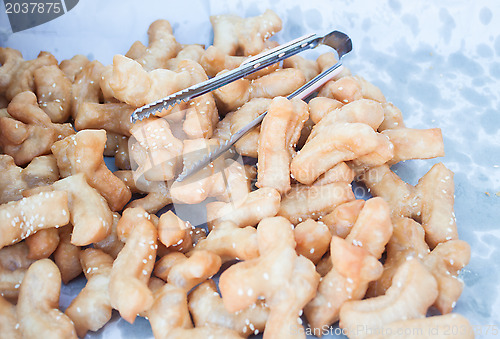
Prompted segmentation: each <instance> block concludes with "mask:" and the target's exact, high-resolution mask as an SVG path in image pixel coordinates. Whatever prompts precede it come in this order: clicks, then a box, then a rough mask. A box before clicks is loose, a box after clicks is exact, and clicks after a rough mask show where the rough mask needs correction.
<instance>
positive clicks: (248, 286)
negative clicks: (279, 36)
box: [0, 10, 473, 339]
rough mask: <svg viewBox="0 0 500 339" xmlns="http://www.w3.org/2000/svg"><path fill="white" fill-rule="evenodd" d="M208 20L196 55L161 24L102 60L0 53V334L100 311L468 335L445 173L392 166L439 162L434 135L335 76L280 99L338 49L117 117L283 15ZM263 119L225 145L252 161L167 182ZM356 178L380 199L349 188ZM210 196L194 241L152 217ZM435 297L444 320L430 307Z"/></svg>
mask: <svg viewBox="0 0 500 339" xmlns="http://www.w3.org/2000/svg"><path fill="white" fill-rule="evenodd" d="M210 19H211V22H212V26H213V31H214V40H213V45H212V46H209V47H208V48H206V49H205V46H202V45H182V44H180V43H179V42H177V41H176V39H175V37H174V35H173V33H172V28H171V26H170V24H169V22H168V21H166V20H157V21H155V22H153V23H152V24H151V26H150V28H149V30H148V36H149V44H148V46H145V45H144V44H142V43H141V42H139V41H137V42H135V43H134V44H133V45H132V46H131V48H130V50H129V51H128V52H127V53H126V54H125V55H116V56H115V57H114V59H113V64H112V65H109V66H104V65H102V64H101V63H100V62H99V61H97V60H94V61H89V60H88V59H87V58H86V57H84V56H82V55H76V56H74V57H73V58H71V59H69V60H63V61H62V62H60V63H58V61H57V60H56V59H55V57H54V56H53V55H51V54H50V53H47V52H41V53H40V55H39V56H38V57H37V58H36V59H34V60H24V59H23V58H22V56H21V53H19V52H18V51H16V50H14V49H11V48H0V63H1V67H0V150H1V154H0V169H1V175H0V204H1V205H0V293H1V296H0V338H10V339H12V338H74V337H77V336H79V337H84V336H85V335H86V333H87V332H88V331H97V330H99V329H100V328H102V327H103V326H105V325H106V323H107V322H108V321H109V320H110V318H111V316H112V310H113V309H114V310H117V311H118V312H119V314H120V316H121V317H123V318H124V319H125V320H126V321H128V322H130V323H133V322H134V320H135V318H136V317H137V316H138V315H139V316H141V317H146V318H147V319H148V320H149V322H150V324H151V327H152V330H153V334H154V336H155V337H156V338H187V337H189V338H246V337H248V336H251V335H254V334H258V333H262V332H263V335H264V338H273V339H274V338H305V337H306V334H314V335H317V336H321V335H322V334H324V329H325V328H329V326H331V325H335V323H336V322H337V321H339V326H340V328H341V329H342V331H343V332H344V333H346V334H347V335H348V336H349V337H351V338H368V337H369V338H382V337H384V338H387V337H391V336H393V337H401V338H402V337H406V338H409V337H412V335H414V336H417V337H418V335H419V333H420V334H422V333H423V337H426V333H428V332H426V331H427V330H429V329H431V328H432V329H436V328H437V329H438V330H439V335H441V337H447V336H446V333H445V330H446V329H448V330H449V329H450V328H456V329H458V331H459V335H458V336H455V338H458V337H460V338H468V337H471V336H473V333H472V330H471V325H470V324H469V322H468V321H467V320H466V319H465V318H464V317H463V316H460V315H458V314H452V313H451V312H452V310H453V308H454V306H455V305H456V302H457V300H458V298H459V296H460V294H461V292H462V288H463V283H462V282H461V281H460V279H458V274H459V271H460V270H461V269H462V268H463V267H464V266H465V265H466V264H467V263H468V261H469V258H470V248H469V246H468V244H467V243H466V242H464V241H462V240H459V239H458V234H457V227H456V223H455V216H454V212H453V203H454V184H453V173H452V172H451V171H450V170H448V169H447V168H446V167H445V166H444V165H443V164H442V163H437V164H436V165H434V166H432V168H430V170H429V171H428V173H427V174H425V175H424V176H423V177H422V178H421V179H420V180H419V182H418V184H417V185H416V186H413V185H410V184H407V183H405V182H404V181H402V180H401V179H400V178H399V177H398V175H396V174H395V173H394V172H393V171H391V169H390V166H391V165H393V164H395V163H398V162H400V161H405V160H409V159H429V158H434V157H440V156H444V147H443V140H442V135H441V131H440V129H437V128H434V129H425V130H416V129H411V128H407V127H406V126H405V125H404V122H403V119H402V114H401V112H400V111H399V110H398V108H396V107H395V106H394V105H392V104H391V103H389V102H387V101H386V99H385V98H384V96H383V94H382V93H381V91H380V90H379V89H378V88H377V87H376V86H374V85H373V84H371V83H369V82H367V81H366V80H364V79H363V78H361V77H359V76H353V75H351V73H350V71H349V70H348V69H347V68H344V69H343V71H342V73H341V74H340V75H338V76H337V77H336V78H335V79H334V80H331V81H329V82H328V83H326V84H325V85H324V86H323V87H322V88H321V89H320V90H319V92H318V95H317V97H315V98H314V99H311V100H310V101H309V102H308V103H305V102H304V101H301V100H298V99H293V100H287V99H286V98H285V96H286V95H288V94H289V93H291V92H292V91H294V90H295V89H297V88H298V87H300V86H302V85H303V84H304V83H305V82H307V81H308V80H310V79H311V78H313V77H314V76H315V75H317V74H318V73H319V72H321V71H322V70H325V69H326V68H328V67H330V66H331V65H333V64H334V63H335V62H336V58H335V55H334V54H333V53H326V54H323V55H321V56H320V57H319V58H318V59H317V60H307V59H304V58H302V57H300V56H294V57H291V58H289V59H287V60H286V61H284V62H283V63H282V64H276V65H274V66H269V67H267V68H265V69H263V70H260V71H258V72H257V73H255V74H253V75H252V76H250V77H248V78H244V79H240V80H238V81H235V82H233V83H230V84H228V85H226V86H224V87H222V88H220V89H217V90H215V91H214V92H211V93H208V94H205V95H203V96H201V97H199V98H196V99H193V100H191V101H190V102H187V103H182V104H180V105H177V106H174V107H171V108H169V109H165V110H163V111H162V112H160V114H159V115H158V116H152V117H149V118H147V119H144V120H142V121H139V122H137V123H135V124H132V123H131V122H130V115H131V113H132V112H133V111H134V110H135V108H137V107H139V106H141V105H144V104H147V103H149V102H152V101H154V100H157V99H160V98H162V97H164V96H166V95H168V94H170V93H174V92H176V91H179V90H181V89H184V88H186V87H189V86H191V85H193V84H196V83H199V82H201V81H204V80H206V79H208V78H209V77H213V76H215V75H216V74H219V73H220V72H225V71H227V70H231V69H234V68H236V67H238V66H239V65H240V63H241V62H243V61H244V60H245V58H246V57H248V56H250V55H256V54H258V53H259V52H261V51H263V50H266V49H269V48H272V47H275V46H276V45H277V43H276V42H273V41H271V40H268V38H269V37H270V36H272V35H273V34H274V33H275V32H278V31H279V30H280V29H281V25H282V23H281V20H280V19H279V18H278V17H277V15H276V14H275V13H274V12H273V11H270V10H268V11H266V12H265V13H263V14H262V15H259V16H256V17H250V18H240V17H238V16H234V15H219V16H213V17H211V18H210ZM266 110H267V111H268V114H267V116H266V118H265V119H264V121H263V122H262V124H261V126H259V127H256V128H255V129H254V130H252V131H251V132H250V133H249V134H248V135H246V136H245V137H244V138H243V139H241V140H240V141H239V142H238V143H237V144H236V146H235V148H236V151H237V152H238V153H239V154H240V155H242V156H244V157H247V158H255V159H256V161H257V164H256V165H248V164H247V165H244V164H242V163H241V162H238V161H236V160H233V159H232V158H224V157H223V158H220V159H218V160H217V161H215V162H214V163H213V164H212V165H211V166H209V167H207V168H205V169H204V170H202V171H201V172H199V173H198V174H196V175H195V176H194V177H193V178H191V179H190V180H189V181H187V182H182V183H180V182H174V180H173V179H175V177H176V176H177V175H178V174H179V173H180V172H181V171H182V170H183V168H184V167H185V166H191V165H192V164H193V163H194V162H195V161H196V160H198V158H199V157H198V155H199V154H200V152H198V151H201V152H204V150H208V149H210V147H215V146H217V145H219V144H221V143H223V142H225V141H226V140H228V138H229V137H230V135H231V133H235V132H236V131H238V130H239V129H240V128H241V127H243V126H245V125H246V124H247V123H248V122H250V121H252V120H253V119H254V118H255V117H257V116H258V115H259V114H261V113H263V112H264V111H266ZM194 155H196V156H194ZM104 156H110V157H114V160H115V165H116V167H117V168H118V169H119V170H118V171H115V172H114V173H113V172H111V171H110V170H109V169H108V168H107V166H106V164H105V163H104V160H103V159H104ZM134 164H136V165H137V166H134ZM353 180H356V181H358V182H362V183H364V185H366V187H368V189H369V190H370V191H371V194H372V195H373V196H374V197H373V198H371V199H368V200H366V201H365V200H360V199H356V198H355V195H354V193H353V189H352V187H351V182H353ZM132 194H134V197H136V196H137V197H138V198H135V199H131V197H132ZM208 198H210V199H212V202H210V203H208V204H207V205H206V215H207V223H208V232H206V231H205V230H204V229H202V228H199V227H193V226H192V225H191V224H190V223H189V222H187V221H185V220H181V219H180V218H179V217H178V216H177V215H176V214H175V213H173V212H172V211H168V212H166V213H163V214H161V216H159V217H158V216H157V215H156V213H157V212H158V211H160V210H161V209H162V208H164V207H165V206H167V205H169V204H172V202H174V203H176V204H198V203H201V202H204V201H205V200H206V199H208ZM158 214H159V213H158ZM221 266H222V267H223V269H221ZM82 272H83V274H84V275H85V278H86V279H87V283H86V286H85V287H84V288H83V289H82V290H81V291H80V292H79V294H78V295H77V296H76V298H75V299H74V300H73V301H72V302H71V304H70V305H69V307H68V308H67V309H66V310H65V311H64V312H62V311H61V310H60V309H59V297H60V289H61V280H62V282H63V283H65V284H67V283H69V282H70V281H71V280H73V279H74V278H76V277H78V276H79V275H80V274H81V273H82ZM214 275H217V277H219V280H218V283H217V284H216V283H215V281H214V280H213V276H214ZM430 307H434V309H435V310H437V311H439V312H440V313H441V314H442V315H438V316H431V317H426V314H427V312H428V310H429V308H430ZM437 311H435V312H434V313H437ZM303 319H304V324H305V323H307V327H304V325H303ZM408 329H420V330H421V331H417V332H415V331H413V332H412V333H411V335H408V333H407V332H408V331H407V330H408ZM405 331H406V332H405ZM455 332H456V331H455ZM455 332H454V333H453V334H456V333H455ZM401 333H405V335H404V336H401ZM415 333H416V334H415ZM398 335H399V336H398ZM421 337H422V336H421Z"/></svg>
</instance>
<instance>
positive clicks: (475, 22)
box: [0, 0, 500, 338]
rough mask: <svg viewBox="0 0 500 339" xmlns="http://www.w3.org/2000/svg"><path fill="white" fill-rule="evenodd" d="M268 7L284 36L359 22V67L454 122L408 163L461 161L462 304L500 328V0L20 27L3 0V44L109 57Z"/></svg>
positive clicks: (186, 5) (119, 6)
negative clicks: (431, 156)
mask: <svg viewBox="0 0 500 339" xmlns="http://www.w3.org/2000/svg"><path fill="white" fill-rule="evenodd" d="M437 3H440V4H439V5H438V4H437ZM267 8H271V9H273V10H274V11H275V12H276V13H277V14H278V15H279V16H280V17H281V18H282V19H283V26H284V29H283V31H282V32H280V33H279V34H277V36H276V39H277V40H278V41H280V42H285V41H288V40H291V39H293V38H296V37H299V36H301V35H303V34H306V33H326V32H328V31H330V30H332V29H337V30H341V31H344V32H345V33H347V34H348V35H349V36H350V37H351V38H352V41H353V46H354V50H353V52H352V53H350V54H349V55H348V56H347V57H346V60H345V64H346V65H347V66H348V67H349V68H350V69H351V70H352V71H353V73H356V74H359V75H361V76H363V77H365V78H366V79H368V80H369V81H372V82H373V83H375V84H376V85H377V86H379V87H380V88H381V89H382V91H383V93H384V94H385V96H386V97H387V99H388V100H389V101H392V102H393V103H394V104H395V105H396V106H398V107H399V108H400V109H401V110H402V111H403V114H404V117H405V122H406V124H407V126H409V127H412V128H431V127H440V128H442V130H443V135H444V143H445V150H446V157H445V158H443V159H436V160H429V161H408V162H406V163H403V164H399V165H397V166H396V169H397V170H396V171H397V173H398V174H399V175H400V176H401V177H402V178H403V179H405V180H407V181H408V182H410V183H412V184H415V183H416V181H417V180H418V178H420V177H421V176H422V175H423V174H424V173H425V172H426V171H427V170H428V169H429V168H430V167H431V166H432V164H434V163H436V162H438V161H443V162H444V163H445V165H446V166H447V167H449V168H450V169H451V170H453V171H454V172H455V185H456V202H455V210H456V216H457V219H458V229H459V235H460V238H461V239H464V240H466V241H468V242H469V244H470V245H471V246H472V258H471V261H470V264H469V265H468V266H467V267H466V268H465V269H464V270H463V274H462V278H463V280H464V282H465V289H464V292H463V294H462V297H461V298H460V300H459V301H458V303H457V306H456V308H455V312H457V313H461V314H463V315H465V316H466V317H467V318H468V319H469V320H470V322H471V324H472V325H473V326H474V329H475V332H476V334H477V337H479V338H481V337H483V338H488V337H492V338H494V337H499V336H500V334H497V335H494V332H493V331H494V326H496V330H497V333H498V330H499V325H500V298H499V292H500V287H499V286H500V284H499V283H498V282H499V281H500V260H499V258H500V255H499V253H500V246H499V245H500V240H499V239H500V230H499V227H500V224H499V217H500V213H499V210H500V196H498V195H500V193H498V192H499V191H500V167H499V166H500V112H499V110H500V97H499V88H500V81H499V79H500V2H498V1H486V0H474V1H468V0H461V1H451V0H445V1H439V2H438V1H435V0H426V1H401V0H388V1H383V2H381V1H370V0H356V1H347V0H343V1H328V0H324V1H319V0H318V1H313V0H309V1H296V0H286V1H285V0H281V1H270V0H269V1H241V0H240V1H230V0H224V1H221V0H212V1H210V0H206V1H204V0H195V1H146V0H143V1H134V2H132V1H118V0H112V1H111V0H107V1H92V0H81V1H80V3H79V4H78V5H77V6H76V7H75V8H74V9H73V10H71V11H70V12H68V13H67V14H65V15H63V16H62V17H59V18H57V19H55V20H54V21H51V22H48V23H46V24H44V25H42V26H38V27H35V28H33V29H30V30H27V31H23V32H19V33H16V34H12V32H11V31H10V28H9V26H8V21H7V17H6V15H5V13H4V10H3V8H2V6H1V5H0V9H1V10H0V12H1V13H0V46H8V47H14V48H17V49H19V50H21V51H22V53H23V55H24V56H25V58H34V57H36V55H37V54H38V52H39V51H40V50H47V51H49V52H51V53H53V54H54V55H55V56H56V57H57V58H58V60H63V59H65V58H70V57H72V56H73V55H74V54H77V53H78V54H85V55H87V56H89V58H92V59H98V60H100V61H101V62H103V63H104V64H109V63H111V60H112V57H113V55H114V54H116V53H121V54H123V53H125V52H126V51H127V50H128V47H129V46H130V45H131V44H132V43H133V42H134V41H135V40H142V41H143V42H146V40H147V37H146V31H147V28H148V26H149V24H150V23H151V22H152V21H154V20H156V19H159V18H164V19H168V20H169V21H170V22H171V23H172V25H173V28H174V31H175V35H176V37H177V40H178V41H180V42H181V43H205V44H209V43H210V42H211V36H212V31H211V26H210V23H209V18H208V16H209V15H212V14H222V13H235V14H238V15H242V16H251V15H256V14H259V13H261V12H263V11H264V10H265V9H267ZM326 50H327V49H325V48H323V49H322V50H320V51H318V52H324V51H326ZM312 54H313V55H314V53H312ZM316 55H317V54H316ZM486 192H488V193H489V196H488V195H487V194H486ZM496 193H498V195H497V194H496ZM84 283H85V281H84V279H83V278H82V279H79V280H77V281H75V282H72V283H71V284H70V286H68V287H66V288H64V289H63V294H62V298H61V305H62V306H63V307H65V306H67V305H68V303H69V302H70V300H71V298H73V297H74V296H75V295H76V294H77V293H78V291H79V289H80V288H81V287H82V286H83V285H84ZM487 331H488V332H487ZM88 337H89V338H121V337H123V338H148V337H152V333H151V329H150V327H149V324H148V322H147V321H146V320H144V319H142V318H138V319H137V320H136V322H135V323H134V325H130V324H128V323H127V322H125V321H124V320H122V319H119V318H118V317H117V316H115V317H114V318H113V320H112V321H111V322H110V323H109V324H108V325H106V327H105V328H104V329H102V330H100V331H99V332H97V333H91V334H89V335H88ZM326 337H327V338H329V337H334V336H326Z"/></svg>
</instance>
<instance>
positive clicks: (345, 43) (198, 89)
mask: <svg viewBox="0 0 500 339" xmlns="http://www.w3.org/2000/svg"><path fill="white" fill-rule="evenodd" d="M319 44H323V45H327V46H330V47H332V48H333V49H335V50H336V51H337V53H338V55H339V59H340V58H341V57H342V56H343V55H344V54H346V53H348V52H350V51H351V49H352V45H351V39H350V38H349V37H348V36H347V35H345V34H344V33H342V32H339V31H333V32H330V33H328V34H326V35H325V36H322V37H318V36H317V35H316V34H310V35H305V36H303V37H301V38H298V39H295V40H292V41H290V42H288V43H286V44H283V45H280V46H277V47H275V48H273V49H270V50H268V51H264V52H262V53H260V54H257V55H255V56H253V57H251V58H248V59H247V60H245V61H244V62H243V63H242V64H241V65H240V66H239V67H238V68H235V69H233V70H231V71H229V72H226V73H223V74H220V75H218V76H215V77H213V78H211V79H208V80H207V81H204V82H201V83H199V84H196V85H193V86H191V87H188V88H186V89H183V90H182V91H179V92H177V93H174V94H171V95H169V96H167V97H165V98H163V99H160V100H158V101H155V102H152V103H150V104H147V105H144V106H142V107H139V108H138V109H136V110H135V111H134V113H133V114H132V116H131V117H130V120H131V121H132V122H133V123H134V122H136V121H137V120H142V119H144V118H147V117H149V116H150V115H151V114H153V115H154V114H155V113H156V112H160V111H161V110H163V109H167V108H169V107H171V106H175V105H177V104H180V103H181V102H182V101H184V102H187V101H189V100H191V99H194V98H197V97H199V96H201V95H203V94H206V93H209V92H211V91H213V90H216V89H217V88H220V87H222V86H224V85H227V84H228V83H230V82H233V81H235V80H238V79H241V78H244V77H246V76H247V75H249V74H252V73H254V72H257V71H258V70H261V69H263V68H266V67H267V66H269V65H272V64H275V63H277V62H280V61H282V60H285V59H287V58H289V57H291V56H292V55H295V54H298V53H300V52H302V51H305V50H307V49H312V48H315V47H317V46H318V45H319Z"/></svg>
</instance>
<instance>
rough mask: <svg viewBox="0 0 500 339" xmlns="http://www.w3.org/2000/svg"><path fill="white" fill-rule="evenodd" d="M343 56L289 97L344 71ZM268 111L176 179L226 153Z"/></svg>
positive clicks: (301, 95) (308, 91) (300, 95)
mask: <svg viewBox="0 0 500 339" xmlns="http://www.w3.org/2000/svg"><path fill="white" fill-rule="evenodd" d="M342 68H343V67H342V58H340V60H339V62H337V63H336V64H335V65H333V66H332V67H330V68H328V69H327V70H325V71H324V72H322V73H320V74H318V75H317V76H316V77H314V78H313V79H311V80H310V81H309V82H307V83H306V84H304V85H303V86H302V87H300V88H299V89H297V90H296V91H295V92H293V93H292V94H290V95H289V96H287V99H289V100H290V99H292V98H294V97H298V98H299V99H305V98H307V97H308V96H309V95H311V94H312V93H313V92H314V91H316V90H317V89H318V88H320V87H321V86H323V85H324V84H325V83H326V82H328V81H329V80H331V79H332V78H333V77H334V76H335V75H337V74H339V73H340V72H341V71H342ZM266 114H267V111H266V112H264V113H262V114H260V115H259V116H258V117H257V118H255V119H254V120H252V121H251V122H250V123H248V124H247V125H246V126H245V127H243V128H242V129H240V130H239V131H238V132H236V133H234V134H233V135H231V138H230V139H229V140H228V141H226V142H225V143H224V144H222V145H221V146H219V147H218V148H217V149H216V150H215V151H213V152H211V153H210V154H209V155H208V156H206V157H204V158H203V159H201V160H200V161H199V162H197V163H196V164H194V165H193V166H192V167H190V168H189V169H186V168H185V169H184V171H183V172H182V173H181V174H179V176H178V177H177V179H176V181H183V180H184V179H186V178H187V177H189V176H191V175H193V174H194V173H196V172H198V171H199V170H201V169H203V168H205V167H206V166H208V164H210V163H211V162H212V161H214V160H215V159H217V158H219V157H220V156H221V155H222V154H224V153H226V152H227V151H228V150H229V149H230V148H231V147H232V146H233V145H234V144H235V143H236V142H237V141H238V140H240V139H241V138H242V137H243V136H244V135H245V134H247V133H248V132H249V131H250V130H252V129H253V128H254V127H255V126H257V125H258V124H260V123H261V122H262V120H264V117H265V116H266Z"/></svg>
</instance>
